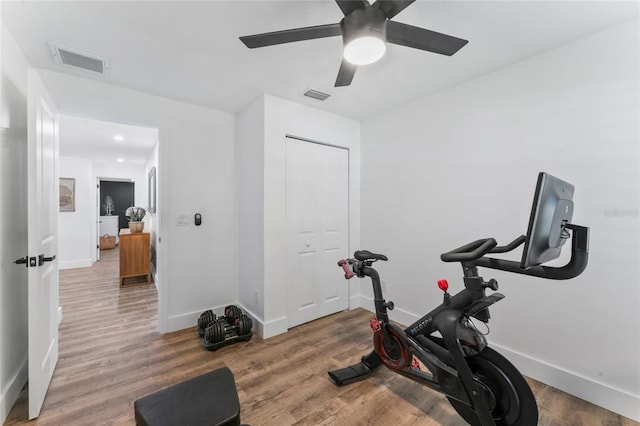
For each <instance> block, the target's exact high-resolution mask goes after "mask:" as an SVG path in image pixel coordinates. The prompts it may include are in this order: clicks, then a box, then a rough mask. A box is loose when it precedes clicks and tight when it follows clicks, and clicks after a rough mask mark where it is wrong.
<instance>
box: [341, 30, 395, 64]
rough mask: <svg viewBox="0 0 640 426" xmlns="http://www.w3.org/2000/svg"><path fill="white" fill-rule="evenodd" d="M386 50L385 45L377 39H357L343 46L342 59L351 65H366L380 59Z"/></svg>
mask: <svg viewBox="0 0 640 426" xmlns="http://www.w3.org/2000/svg"><path fill="white" fill-rule="evenodd" d="M386 50H387V45H386V43H385V42H384V41H383V40H381V39H379V38H378V37H372V36H365V37H359V38H355V39H353V40H351V41H350V42H349V43H348V44H347V45H346V46H344V59H346V60H347V61H348V62H350V63H352V64H353V65H368V64H372V63H374V62H376V61H377V60H379V59H380V58H382V57H383V56H384V53H385V52H386Z"/></svg>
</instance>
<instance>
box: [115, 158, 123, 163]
mask: <svg viewBox="0 0 640 426" xmlns="http://www.w3.org/2000/svg"><path fill="white" fill-rule="evenodd" d="M116 161H117V162H118V163H124V158H117V159H116Z"/></svg>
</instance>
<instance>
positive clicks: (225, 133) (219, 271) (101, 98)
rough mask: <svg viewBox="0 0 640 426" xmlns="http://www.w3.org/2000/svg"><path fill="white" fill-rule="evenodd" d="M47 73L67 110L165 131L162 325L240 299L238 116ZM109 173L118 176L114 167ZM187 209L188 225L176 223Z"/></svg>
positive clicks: (161, 158) (176, 325)
mask: <svg viewBox="0 0 640 426" xmlns="http://www.w3.org/2000/svg"><path fill="white" fill-rule="evenodd" d="M41 74H42V76H43V79H44V81H45V83H46V84H47V87H48V88H49V91H50V93H51V95H52V97H53V98H54V99H55V101H56V103H57V106H58V109H59V110H60V112H61V113H62V114H67V115H76V116H84V117H87V118H94V119H100V120H106V121H113V122H118V123H124V124H131V125H140V126H145V127H156V128H158V130H159V133H158V140H159V148H158V166H157V167H158V180H157V185H158V193H157V196H158V203H159V204H158V206H159V212H158V216H159V217H158V221H159V229H158V240H159V241H160V243H159V245H158V250H157V253H158V259H159V264H158V271H157V273H158V275H157V282H156V285H157V286H158V296H159V302H158V303H159V317H158V326H159V330H160V331H162V332H166V331H174V330H179V329H182V328H186V327H191V326H193V325H194V324H195V323H196V320H197V317H198V315H199V314H200V313H201V312H202V311H204V310H205V309H207V308H210V307H220V306H222V307H224V306H225V305H226V304H230V303H236V302H237V300H238V279H237V268H236V259H237V251H238V250H237V203H236V195H235V184H234V180H235V162H234V158H235V153H234V116H233V115H232V114H228V113H225V112H221V111H216V110H212V109H208V108H203V107H199V106H196V105H190V104H186V103H183V102H179V101H174V100H171V99H166V98H161V97H158V96H152V95H148V94H145V93H141V92H136V91H133V90H129V89H124V88H121V87H116V86H112V85H108V84H104V83H101V82H96V81H91V80H86V79H82V78H77V77H72V76H69V75H65V74H61V73H57V72H53V71H41ZM94 173H95V174H96V175H97V176H102V177H106V175H103V174H102V173H105V174H106V173H107V171H104V172H103V171H101V170H100V169H99V168H97V167H96V166H95V165H94ZM141 173H142V175H141V176H140V179H142V182H144V184H143V185H141V187H144V188H145V189H144V190H143V192H142V193H141V194H140V195H139V194H138V189H136V200H137V199H138V197H139V196H140V197H142V198H141V199H142V200H143V201H144V205H146V197H147V195H146V179H147V176H146V174H144V173H145V171H144V170H143V171H142V172H141ZM108 176H109V177H116V176H113V171H112V170H109V171H108ZM136 188H138V184H136ZM197 212H199V213H201V214H202V217H203V222H202V223H203V224H202V226H199V227H196V226H194V223H193V215H194V214H195V213H197ZM181 213H184V214H186V215H187V217H188V218H189V225H188V226H176V220H175V218H176V215H178V214H181Z"/></svg>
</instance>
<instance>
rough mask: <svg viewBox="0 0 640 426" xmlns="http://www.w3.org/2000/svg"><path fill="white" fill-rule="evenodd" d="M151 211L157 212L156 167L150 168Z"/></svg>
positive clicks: (149, 209)
mask: <svg viewBox="0 0 640 426" xmlns="http://www.w3.org/2000/svg"><path fill="white" fill-rule="evenodd" d="M147 211H148V212H149V213H155V212H156V168H155V167H152V168H151V170H149V208H148V209H147Z"/></svg>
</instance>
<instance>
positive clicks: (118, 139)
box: [113, 135, 124, 142]
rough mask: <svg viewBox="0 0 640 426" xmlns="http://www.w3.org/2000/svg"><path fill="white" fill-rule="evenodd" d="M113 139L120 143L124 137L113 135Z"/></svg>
mask: <svg viewBox="0 0 640 426" xmlns="http://www.w3.org/2000/svg"><path fill="white" fill-rule="evenodd" d="M113 139H115V140H117V141H118V142H122V141H123V140H124V136H122V135H115V136H114V137H113Z"/></svg>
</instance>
